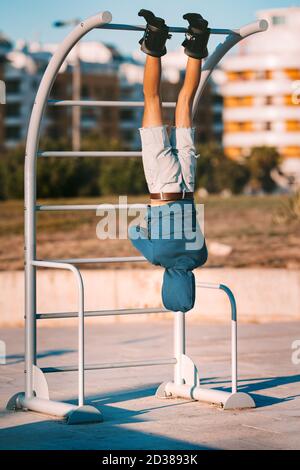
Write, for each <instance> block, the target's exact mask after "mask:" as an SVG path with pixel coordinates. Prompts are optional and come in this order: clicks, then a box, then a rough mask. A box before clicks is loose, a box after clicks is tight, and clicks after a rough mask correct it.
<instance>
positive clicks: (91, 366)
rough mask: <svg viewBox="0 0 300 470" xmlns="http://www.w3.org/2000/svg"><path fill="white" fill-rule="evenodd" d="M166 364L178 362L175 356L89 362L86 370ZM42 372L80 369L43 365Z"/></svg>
mask: <svg viewBox="0 0 300 470" xmlns="http://www.w3.org/2000/svg"><path fill="white" fill-rule="evenodd" d="M165 364H176V359H175V357H172V358H166V359H150V360H146V361H128V362H107V363H104V364H88V365H86V366H85V370H101V369H122V368H125V367H148V366H161V365H165ZM41 370H42V372H44V373H45V374H52V373H54V372H74V371H77V370H78V366H76V365H74V366H57V367H42V368H41Z"/></svg>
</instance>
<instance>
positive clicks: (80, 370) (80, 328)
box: [32, 261, 84, 406]
mask: <svg viewBox="0 0 300 470" xmlns="http://www.w3.org/2000/svg"><path fill="white" fill-rule="evenodd" d="M32 265H33V266H36V267H43V268H55V269H67V270H69V271H71V272H72V273H73V274H74V275H75V279H76V281H77V288H78V315H77V316H78V406H83V405H84V287H83V280H82V277H81V274H80V271H79V270H78V269H77V268H76V267H75V266H73V265H72V264H68V263H57V262H54V261H32Z"/></svg>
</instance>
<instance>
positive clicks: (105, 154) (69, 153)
mask: <svg viewBox="0 0 300 470" xmlns="http://www.w3.org/2000/svg"><path fill="white" fill-rule="evenodd" d="M37 155H38V157H69V158H77V157H92V158H107V157H109V158H124V157H126V158H129V157H130V158H131V157H141V156H142V152H140V151H131V150H128V151H126V152H124V151H118V150H116V151H111V152H108V151H101V152H97V151H95V152H94V151H85V150H81V151H78V152H77V151H69V150H67V151H65V150H64V151H49V152H38V154H37Z"/></svg>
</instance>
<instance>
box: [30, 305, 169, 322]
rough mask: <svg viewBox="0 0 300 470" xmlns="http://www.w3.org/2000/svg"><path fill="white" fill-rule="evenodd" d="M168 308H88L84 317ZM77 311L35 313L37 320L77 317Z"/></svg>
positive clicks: (163, 310) (141, 312) (164, 310)
mask: <svg viewBox="0 0 300 470" xmlns="http://www.w3.org/2000/svg"><path fill="white" fill-rule="evenodd" d="M164 312H169V310H167V309H165V308H164V307H159V308H123V309H117V310H90V311H87V312H84V316H85V317H107V316H111V315H145V314H148V313H164ZM77 317H78V312H57V313H37V314H36V318H37V319H38V320H50V319H53V318H55V319H58V318H77Z"/></svg>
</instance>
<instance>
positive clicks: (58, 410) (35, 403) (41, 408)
mask: <svg viewBox="0 0 300 470" xmlns="http://www.w3.org/2000/svg"><path fill="white" fill-rule="evenodd" d="M20 401H21V405H22V407H23V408H25V409H29V410H31V411H36V412H38V413H45V414H49V415H53V416H57V417H59V418H65V417H66V416H67V415H68V414H69V413H70V412H71V411H75V410H77V408H78V407H77V405H71V404H70V403H63V402H60V401H53V400H46V399H45V398H38V397H33V398H29V399H26V398H21V399H20Z"/></svg>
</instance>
